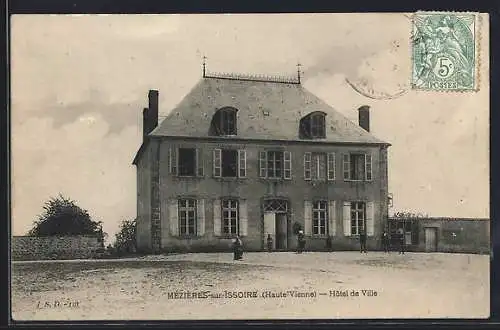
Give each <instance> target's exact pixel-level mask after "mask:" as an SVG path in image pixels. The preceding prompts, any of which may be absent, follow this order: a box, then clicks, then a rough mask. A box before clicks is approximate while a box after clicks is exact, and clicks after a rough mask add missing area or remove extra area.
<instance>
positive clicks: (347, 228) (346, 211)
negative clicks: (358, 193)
mask: <svg viewBox="0 0 500 330" xmlns="http://www.w3.org/2000/svg"><path fill="white" fill-rule="evenodd" d="M342 213H343V218H344V236H351V202H344V205H343V212H342Z"/></svg>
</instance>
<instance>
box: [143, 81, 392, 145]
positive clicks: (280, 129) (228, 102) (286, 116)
mask: <svg viewBox="0 0 500 330" xmlns="http://www.w3.org/2000/svg"><path fill="white" fill-rule="evenodd" d="M226 106H230V107H234V108H236V109H238V113H237V118H238V127H237V130H238V131H237V132H238V135H237V138H240V139H257V140H288V141H299V140H302V139H300V138H299V121H300V119H301V118H302V117H304V116H305V115H307V114H309V113H311V112H314V111H322V112H325V113H326V119H325V120H326V138H323V139H314V141H315V142H321V141H322V142H342V143H375V144H386V142H384V141H382V140H379V139H378V138H376V137H374V136H373V135H372V134H370V133H369V132H367V131H365V130H364V129H362V128H361V127H359V126H358V125H357V124H355V123H353V122H351V121H350V120H349V119H347V118H346V117H345V116H343V115H342V114H341V113H339V112H337V111H336V110H335V109H333V108H332V107H331V106H330V105H328V104H326V103H325V102H323V101H322V100H321V99H319V98H318V97H316V96H315V95H313V94H312V93H310V92H309V91H307V90H306V89H304V88H303V87H302V85H300V84H294V83H279V82H270V81H249V80H239V79H227V78H203V79H202V80H201V81H199V82H198V83H197V84H196V86H195V87H194V88H193V89H192V90H191V91H190V92H189V93H188V94H187V95H186V96H185V97H184V99H183V100H182V101H181V102H180V103H179V104H178V105H177V107H175V108H174V109H173V110H172V111H171V112H170V114H169V115H168V116H167V117H166V118H165V119H164V120H163V121H162V122H161V123H160V125H159V126H158V127H156V128H155V129H154V130H153V131H152V132H151V133H150V134H149V135H150V136H179V137H181V136H189V137H209V136H210V135H209V129H210V123H211V119H212V116H213V115H214V114H215V112H216V111H217V110H218V109H220V108H222V107H226ZM265 112H268V115H264V113H265Z"/></svg>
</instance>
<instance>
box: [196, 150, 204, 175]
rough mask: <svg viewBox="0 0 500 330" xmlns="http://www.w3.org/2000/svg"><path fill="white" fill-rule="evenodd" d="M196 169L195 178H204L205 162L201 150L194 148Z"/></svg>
mask: <svg viewBox="0 0 500 330" xmlns="http://www.w3.org/2000/svg"><path fill="white" fill-rule="evenodd" d="M196 168H197V172H196V175H197V176H205V160H204V158H203V149H200V148H196Z"/></svg>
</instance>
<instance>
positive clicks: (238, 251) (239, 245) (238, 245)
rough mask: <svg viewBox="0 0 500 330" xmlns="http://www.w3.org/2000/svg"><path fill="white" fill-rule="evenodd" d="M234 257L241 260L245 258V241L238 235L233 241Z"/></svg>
mask: <svg viewBox="0 0 500 330" xmlns="http://www.w3.org/2000/svg"><path fill="white" fill-rule="evenodd" d="M233 257H234V260H241V258H243V242H242V241H241V239H240V237H239V236H238V235H236V237H235V238H234V241H233Z"/></svg>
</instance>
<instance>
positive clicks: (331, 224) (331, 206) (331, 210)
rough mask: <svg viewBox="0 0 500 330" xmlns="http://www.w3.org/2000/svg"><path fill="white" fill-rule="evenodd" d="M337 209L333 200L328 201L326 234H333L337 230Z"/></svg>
mask: <svg viewBox="0 0 500 330" xmlns="http://www.w3.org/2000/svg"><path fill="white" fill-rule="evenodd" d="M336 215H337V210H336V208H335V201H328V235H330V236H335V233H336V231H337V217H336Z"/></svg>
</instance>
